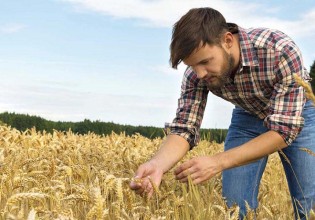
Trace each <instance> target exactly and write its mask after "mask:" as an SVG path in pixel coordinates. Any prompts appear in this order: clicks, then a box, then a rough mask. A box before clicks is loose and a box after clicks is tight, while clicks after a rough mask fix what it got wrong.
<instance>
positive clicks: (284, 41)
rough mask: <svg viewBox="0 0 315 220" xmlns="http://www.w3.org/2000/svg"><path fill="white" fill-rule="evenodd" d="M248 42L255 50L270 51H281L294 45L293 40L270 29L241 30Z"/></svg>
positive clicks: (280, 32)
mask: <svg viewBox="0 0 315 220" xmlns="http://www.w3.org/2000/svg"><path fill="white" fill-rule="evenodd" d="M241 31H243V33H244V34H246V35H247V37H248V40H250V41H251V43H252V44H253V46H254V47H255V48H257V49H272V50H276V51H282V50H283V48H284V47H287V46H293V45H295V44H294V42H293V40H292V39H291V38H290V37H289V36H288V35H287V34H285V33H284V32H282V31H280V30H277V29H271V28H249V29H241Z"/></svg>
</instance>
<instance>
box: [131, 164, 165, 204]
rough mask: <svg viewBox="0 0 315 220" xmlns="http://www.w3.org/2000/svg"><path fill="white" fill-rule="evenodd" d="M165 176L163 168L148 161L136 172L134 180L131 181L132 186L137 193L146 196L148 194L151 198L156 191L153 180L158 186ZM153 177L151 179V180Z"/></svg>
mask: <svg viewBox="0 0 315 220" xmlns="http://www.w3.org/2000/svg"><path fill="white" fill-rule="evenodd" d="M162 176H163V170H162V169H160V168H159V167H158V166H157V165H156V164H155V163H154V162H152V161H148V162H146V163H144V164H142V165H141V166H139V168H138V170H137V171H136V173H135V177H134V180H133V181H131V182H130V185H129V186H130V188H131V189H132V190H135V191H136V193H137V194H140V195H142V196H144V195H145V194H147V195H148V198H151V197H152V195H153V192H154V189H153V187H154V186H153V185H152V182H153V183H154V184H155V185H156V187H157V188H158V187H159V186H160V183H161V180H162ZM150 179H151V180H150Z"/></svg>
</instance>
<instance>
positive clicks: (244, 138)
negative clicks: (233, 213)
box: [130, 8, 315, 219]
mask: <svg viewBox="0 0 315 220" xmlns="http://www.w3.org/2000/svg"><path fill="white" fill-rule="evenodd" d="M170 51H171V58H170V61H171V64H172V67H173V68H176V67H177V65H178V64H179V63H180V62H182V61H183V62H184V63H185V64H186V65H187V66H188V68H187V69H186V71H185V74H184V78H183V82H182V87H181V97H180V99H179V101H178V109H177V113H176V118H175V119H174V120H173V122H172V123H170V124H166V128H168V129H169V130H170V134H168V136H167V137H166V140H165V141H164V142H163V144H162V146H161V148H160V149H159V151H158V152H157V153H156V154H155V155H154V156H153V158H152V159H150V160H149V161H148V162H146V163H144V164H142V165H141V166H140V167H139V168H138V170H137V171H136V178H141V179H142V180H143V181H142V182H141V183H138V182H136V181H135V182H131V183H130V187H131V188H132V189H134V190H136V192H137V193H139V194H141V193H144V192H146V193H148V195H149V196H151V195H152V193H153V189H152V186H151V184H150V181H149V180H148V178H147V177H150V178H151V179H152V180H153V181H154V182H155V184H156V185H157V186H159V185H160V182H161V178H162V175H163V173H165V172H167V171H168V170H169V169H171V168H172V167H173V166H174V165H175V164H176V163H177V162H178V161H179V160H180V159H181V158H182V157H183V156H184V155H185V153H186V152H187V151H188V150H190V149H191V148H192V147H194V146H195V145H196V144H197V143H198V141H199V128H200V125H201V121H202V118H203V113H204V110H205V106H206V101H207V95H208V92H209V91H210V92H212V93H213V94H215V95H217V96H219V97H222V98H223V99H225V100H227V101H229V102H231V103H233V104H235V106H236V107H235V109H234V110H233V115H232V120H231V125H230V127H229V131H228V134H227V138H226V141H225V144H224V148H225V151H224V152H223V153H218V154H216V155H213V156H203V157H195V158H193V159H191V160H189V161H187V162H185V163H183V164H181V165H180V166H179V167H177V168H176V169H175V177H176V179H178V180H180V181H182V182H185V181H187V177H188V175H190V177H191V179H192V181H193V182H194V183H195V184H198V183H201V182H204V181H206V180H208V179H210V178H211V177H213V176H214V175H216V174H218V173H220V172H223V196H224V197H225V198H226V202H227V204H228V205H229V206H232V205H233V204H237V205H239V206H240V208H241V214H242V215H245V214H246V208H245V201H247V202H248V204H249V205H250V207H251V208H253V209H255V208H257V206H258V201H257V194H258V188H259V183H260V180H261V177H262V174H263V171H264V168H265V165H266V162H267V157H268V155H269V154H271V153H273V152H276V151H280V150H281V152H283V153H281V154H280V157H281V160H282V163H283V166H284V169H285V172H286V176H287V180H288V184H289V189H290V193H291V196H292V202H293V204H294V208H295V210H294V211H295V217H296V218H301V219H303V218H305V217H306V216H307V213H309V211H310V210H311V208H312V206H314V204H315V169H314V167H315V157H313V156H312V155H310V154H307V153H306V152H304V151H302V150H300V149H299V148H301V147H305V148H308V149H310V150H311V151H313V152H315V138H313V137H312V135H314V134H315V108H314V107H313V106H312V105H311V103H310V101H308V100H307V99H306V96H305V91H304V89H303V87H301V86H299V85H298V84H297V83H296V82H295V80H294V77H293V75H294V74H297V75H298V76H300V77H301V78H302V79H303V80H304V81H309V80H310V77H309V74H308V73H307V71H306V70H305V68H304V66H303V61H302V57H301V53H300V51H299V49H298V47H297V46H296V45H295V43H294V42H293V41H292V40H291V39H290V38H289V37H288V36H287V35H285V34H284V33H282V32H280V31H277V30H270V29H265V28H258V29H243V28H241V27H238V26H237V25H236V24H232V23H226V21H225V18H224V17H223V16H222V15H221V14H220V12H218V11H216V10H214V9H212V8H199V9H191V10H190V11H189V12H188V13H187V14H185V15H184V16H183V17H182V18H181V19H180V20H179V21H178V22H177V23H176V24H175V25H174V29H173V36H172V42H171V45H170ZM218 110H219V109H218ZM284 155H285V156H284ZM235 180H237V181H235Z"/></svg>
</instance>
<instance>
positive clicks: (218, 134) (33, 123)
mask: <svg viewBox="0 0 315 220" xmlns="http://www.w3.org/2000/svg"><path fill="white" fill-rule="evenodd" d="M0 121H1V122H2V123H4V124H6V125H9V126H11V127H14V128H16V129H17V130H19V131H22V132H23V131H25V130H27V129H30V128H33V127H35V128H36V130H37V131H46V132H50V133H52V132H53V130H57V131H64V132H66V131H69V129H70V130H71V131H72V132H74V133H77V134H88V133H89V132H93V133H95V134H98V135H109V134H111V133H112V132H114V133H117V134H120V133H125V134H126V135H129V136H131V135H134V134H136V133H139V134H140V135H142V136H144V137H147V138H150V139H154V138H158V137H160V138H163V137H164V136H165V132H164V129H163V128H158V127H153V126H132V125H121V124H116V123H113V122H102V121H99V120H96V121H91V120H89V119H85V120H83V121H81V122H61V121H57V122H55V121H51V120H46V119H44V118H42V117H39V116H32V115H28V114H18V113H9V112H3V113H0ZM226 134H227V129H201V130H200V137H201V139H202V140H208V141H215V142H217V143H222V142H223V141H224V140H225V137H226Z"/></svg>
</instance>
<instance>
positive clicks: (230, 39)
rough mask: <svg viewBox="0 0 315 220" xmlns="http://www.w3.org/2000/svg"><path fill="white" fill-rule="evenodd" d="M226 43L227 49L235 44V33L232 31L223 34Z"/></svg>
mask: <svg viewBox="0 0 315 220" xmlns="http://www.w3.org/2000/svg"><path fill="white" fill-rule="evenodd" d="M223 38H224V44H225V47H226V48H227V49H230V48H231V47H232V46H233V38H234V36H233V34H232V33H231V32H226V33H225V34H224V36H223Z"/></svg>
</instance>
